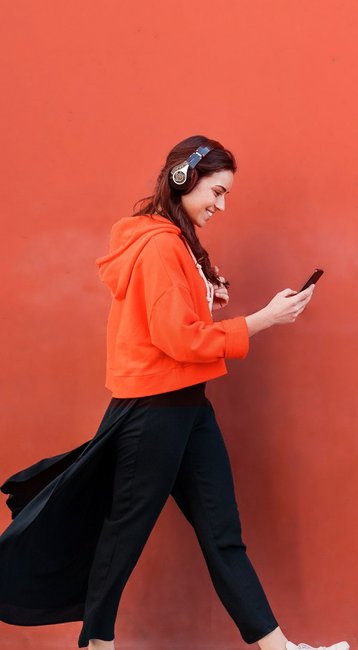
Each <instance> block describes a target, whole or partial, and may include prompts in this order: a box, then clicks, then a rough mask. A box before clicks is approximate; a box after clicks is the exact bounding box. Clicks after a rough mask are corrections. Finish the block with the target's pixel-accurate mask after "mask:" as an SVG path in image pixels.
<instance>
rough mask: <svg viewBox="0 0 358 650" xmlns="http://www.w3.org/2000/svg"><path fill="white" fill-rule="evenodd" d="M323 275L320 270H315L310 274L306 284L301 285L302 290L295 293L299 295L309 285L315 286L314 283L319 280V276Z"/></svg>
mask: <svg viewBox="0 0 358 650" xmlns="http://www.w3.org/2000/svg"><path fill="white" fill-rule="evenodd" d="M323 273H324V271H323V270H322V269H315V270H314V271H313V273H312V275H311V276H310V277H309V278H308V280H307V282H305V284H304V285H303V287H302V289H300V290H299V291H297V293H300V292H301V291H304V290H305V289H307V288H308V287H309V286H310V284H316V282H317V281H318V280H319V279H320V277H321V275H322V274H323Z"/></svg>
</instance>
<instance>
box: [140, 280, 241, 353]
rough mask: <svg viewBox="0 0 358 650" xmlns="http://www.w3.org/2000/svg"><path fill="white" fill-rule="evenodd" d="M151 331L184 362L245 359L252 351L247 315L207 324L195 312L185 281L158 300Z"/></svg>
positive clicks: (156, 341)
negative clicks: (250, 349) (250, 348)
mask: <svg viewBox="0 0 358 650" xmlns="http://www.w3.org/2000/svg"><path fill="white" fill-rule="evenodd" d="M149 330H150V336H151V340H152V343H153V344H154V345H155V346H156V347H158V348H159V349H160V350H162V351H163V352H165V354H167V355H169V356H170V357H172V358H173V359H176V360H177V361H181V362H188V363H190V362H192V363H200V362H202V363H208V362H212V361H216V360H217V359H221V358H224V357H225V358H238V359H243V358H245V357H246V355H247V353H248V351H249V334H248V327H247V323H246V320H245V317H244V316H237V317H235V318H228V319H226V320H221V321H218V322H215V323H210V324H206V323H204V321H202V320H200V319H199V316H198V315H197V314H196V313H195V310H194V307H193V301H192V297H191V294H190V290H189V288H188V287H187V286H184V285H181V284H172V285H171V286H170V287H168V288H167V289H166V290H165V291H164V292H163V293H162V295H161V296H159V298H158V299H157V300H156V302H155V303H154V305H153V307H152V309H151V313H150V315H149Z"/></svg>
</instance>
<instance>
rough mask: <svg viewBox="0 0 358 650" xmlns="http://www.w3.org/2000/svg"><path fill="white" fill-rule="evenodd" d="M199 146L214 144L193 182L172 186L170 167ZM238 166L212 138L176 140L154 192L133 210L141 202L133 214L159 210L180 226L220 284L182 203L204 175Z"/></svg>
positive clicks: (208, 274)
mask: <svg viewBox="0 0 358 650" xmlns="http://www.w3.org/2000/svg"><path fill="white" fill-rule="evenodd" d="M200 146H210V147H214V149H213V150H212V151H209V153H208V154H206V156H204V158H202V160H200V161H199V163H198V164H197V165H196V167H194V169H193V171H192V179H191V183H190V185H189V187H188V189H187V190H186V191H185V192H176V191H175V190H172V189H171V187H170V185H169V172H170V170H171V168H172V167H174V166H175V165H178V164H179V163H182V162H184V160H186V158H188V156H189V155H190V154H191V153H193V152H194V151H195V149H197V148H198V147H200ZM236 169H237V165H236V160H235V158H234V156H233V154H232V153H231V152H230V151H228V150H227V149H225V148H224V147H223V145H222V144H220V142H217V141H216V140H211V139H210V138H207V137H205V136H204V135H193V136H191V137H189V138H186V139H185V140H182V141H181V142H179V143H178V144H176V145H175V146H174V147H173V148H172V149H171V151H170V152H169V153H168V156H167V159H166V161H165V165H164V166H163V168H162V169H161V171H160V174H159V176H158V178H157V181H156V185H155V190H154V194H153V195H151V196H146V197H144V198H142V199H139V200H138V201H137V202H136V203H135V204H134V206H133V210H135V208H136V206H137V205H138V203H140V204H141V207H140V209H139V210H138V211H137V212H134V213H133V215H132V216H133V217H135V216H138V215H149V216H150V215H152V214H154V213H157V214H160V215H162V216H163V217H166V218H167V219H168V220H169V221H171V222H172V223H174V224H175V225H176V226H178V227H179V228H180V229H181V232H182V235H181V236H182V237H183V238H184V239H185V240H186V241H187V243H188V244H189V246H190V248H191V249H192V251H193V253H194V255H195V257H196V259H197V261H198V262H199V264H201V266H202V269H203V272H204V274H205V276H206V278H207V279H208V280H210V281H211V282H214V283H217V284H219V280H218V274H217V273H216V271H215V269H214V268H213V267H212V266H211V263H210V258H209V254H208V252H207V251H206V250H205V248H203V246H202V245H201V243H200V241H199V238H198V236H197V234H196V232H195V227H194V224H193V223H192V221H191V220H190V219H189V217H188V216H187V214H186V212H185V210H184V208H183V206H182V203H181V196H182V195H183V194H188V192H191V190H193V189H194V187H195V186H196V184H197V183H198V181H199V179H200V178H201V177H202V176H210V175H211V174H213V173H214V172H217V171H221V170H230V171H232V172H233V173H235V172H236ZM224 285H225V287H226V288H227V289H228V288H229V286H230V282H229V281H228V280H226V282H225V283H224Z"/></svg>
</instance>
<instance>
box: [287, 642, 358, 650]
mask: <svg viewBox="0 0 358 650" xmlns="http://www.w3.org/2000/svg"><path fill="white" fill-rule="evenodd" d="M349 647H350V646H349V643H347V641H339V643H334V644H333V645H329V646H323V645H320V646H319V647H318V648H314V647H313V646H311V645H308V643H298V644H297V645H296V644H295V643H292V641H287V643H286V648H287V650H297V648H298V649H299V650H301V649H302V650H349Z"/></svg>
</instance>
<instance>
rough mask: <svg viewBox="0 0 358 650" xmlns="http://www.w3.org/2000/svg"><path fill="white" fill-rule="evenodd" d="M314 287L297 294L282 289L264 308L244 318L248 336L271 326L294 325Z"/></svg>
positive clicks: (291, 290) (309, 298)
mask: <svg viewBox="0 0 358 650" xmlns="http://www.w3.org/2000/svg"><path fill="white" fill-rule="evenodd" d="M314 287H315V285H314V284H311V285H310V286H309V287H308V288H307V289H305V290H304V291H300V292H298V293H297V291H293V289H283V291H279V292H278V293H276V295H275V296H274V297H273V298H272V300H270V302H269V303H268V305H266V307H264V308H263V309H260V310H259V311H257V312H255V313H254V314H251V315H250V316H245V319H246V323H247V328H248V332H249V336H253V334H257V332H260V331H261V330H264V329H267V328H268V327H271V326H272V325H283V324H285V323H294V322H295V320H296V318H297V316H299V315H300V314H301V313H302V312H303V310H304V308H305V307H306V305H307V304H308V303H309V301H310V300H311V298H312V294H313V291H314Z"/></svg>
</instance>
